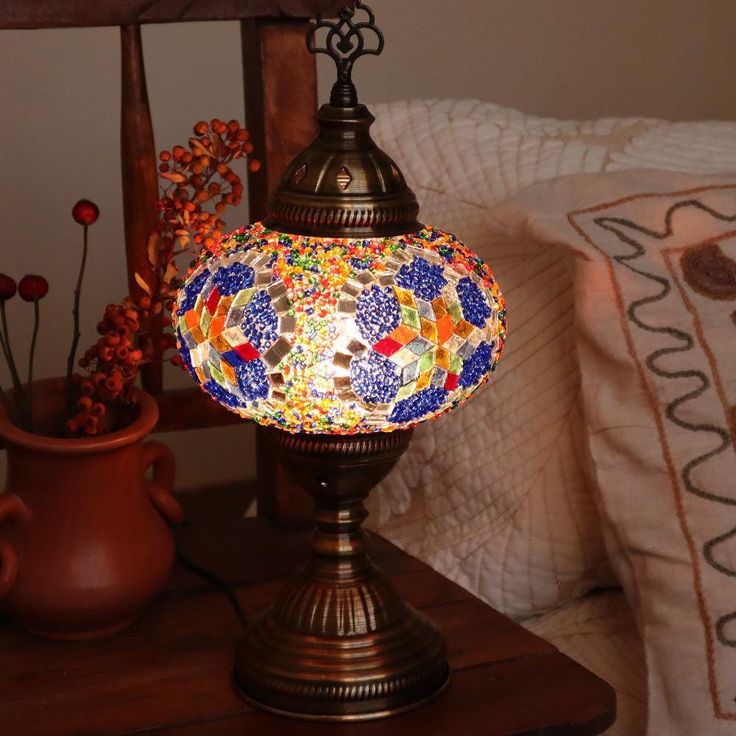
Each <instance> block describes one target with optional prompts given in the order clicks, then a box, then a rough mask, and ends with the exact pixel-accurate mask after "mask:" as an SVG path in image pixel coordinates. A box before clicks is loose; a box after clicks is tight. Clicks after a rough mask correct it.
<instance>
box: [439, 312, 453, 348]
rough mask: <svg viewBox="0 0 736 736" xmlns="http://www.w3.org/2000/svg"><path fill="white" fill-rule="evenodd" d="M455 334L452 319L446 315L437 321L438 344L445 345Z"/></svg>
mask: <svg viewBox="0 0 736 736" xmlns="http://www.w3.org/2000/svg"><path fill="white" fill-rule="evenodd" d="M452 334H453V326H452V317H450V315H449V314H447V313H445V314H444V315H443V316H442V317H439V318H438V320H437V343H438V344H439V345H443V344H444V343H446V342H447V341H448V340H449V339H450V338H451V337H452Z"/></svg>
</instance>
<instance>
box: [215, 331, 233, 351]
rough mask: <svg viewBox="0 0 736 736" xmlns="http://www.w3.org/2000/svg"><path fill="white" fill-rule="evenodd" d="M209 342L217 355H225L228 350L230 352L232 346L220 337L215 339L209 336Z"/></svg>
mask: <svg viewBox="0 0 736 736" xmlns="http://www.w3.org/2000/svg"><path fill="white" fill-rule="evenodd" d="M210 342H211V343H212V347H213V348H214V349H215V350H217V352H218V353H226V352H227V351H228V350H232V346H231V345H230V343H229V342H228V341H227V340H226V339H225V338H224V337H223V336H222V335H218V336H217V337H215V338H213V337H212V335H210Z"/></svg>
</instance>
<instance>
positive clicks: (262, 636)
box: [234, 606, 449, 721]
mask: <svg viewBox="0 0 736 736" xmlns="http://www.w3.org/2000/svg"><path fill="white" fill-rule="evenodd" d="M403 609H404V614H403V615H402V616H401V619H400V620H399V621H397V622H396V623H395V624H393V625H391V626H389V627H387V628H385V629H383V630H380V631H373V632H370V633H364V634H355V633H352V634H350V635H349V636H339V635H332V636H314V635H313V634H311V635H310V634H307V633H304V632H300V631H298V630H295V629H294V628H292V627H290V626H288V625H284V623H283V622H280V621H279V620H278V619H277V615H276V613H275V610H274V609H271V610H270V611H268V612H267V613H266V614H265V615H264V616H262V617H261V618H259V619H257V620H256V621H254V622H253V623H252V624H251V625H250V626H249V627H248V629H247V630H246V632H245V635H244V636H243V638H242V639H241V641H240V643H239V645H238V647H237V650H236V655H235V672H234V681H235V684H236V687H237V689H238V691H239V692H240V693H241V694H242V695H243V697H245V698H246V699H247V700H249V701H251V702H253V703H254V704H255V705H258V706H259V707H262V708H265V709H267V710H270V711H274V712H277V713H280V714H282V715H287V716H291V717H294V718H306V719H313V720H334V721H352V720H368V719H375V718H385V717H387V716H390V715H395V714H396V713H401V712H403V711H405V710H409V709H410V708H414V707H416V706H418V705H421V704H422V703H424V702H426V701H427V700H429V699H430V698H432V697H434V696H435V695H437V694H438V693H439V692H441V691H442V690H443V689H444V687H445V686H446V685H447V682H448V677H449V667H448V665H447V659H446V655H445V644H444V640H443V638H442V636H441V634H440V633H439V631H438V630H437V629H436V628H435V626H434V625H433V624H432V623H431V622H430V621H429V620H428V619H427V618H425V617H424V616H423V615H422V614H420V613H418V612H417V611H414V610H413V609H412V608H410V607H409V606H403ZM307 626H309V625H308V624H307Z"/></svg>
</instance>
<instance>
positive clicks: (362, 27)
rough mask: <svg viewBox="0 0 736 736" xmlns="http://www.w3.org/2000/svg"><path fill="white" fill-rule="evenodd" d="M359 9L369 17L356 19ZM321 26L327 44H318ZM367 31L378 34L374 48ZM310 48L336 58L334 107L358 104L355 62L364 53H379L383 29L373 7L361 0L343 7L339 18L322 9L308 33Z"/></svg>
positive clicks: (308, 45)
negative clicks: (368, 44)
mask: <svg viewBox="0 0 736 736" xmlns="http://www.w3.org/2000/svg"><path fill="white" fill-rule="evenodd" d="M356 11H363V13H365V16H366V18H367V20H362V21H357V22H356V18H355V16H356ZM322 28H326V29H327V35H326V37H325V39H324V45H322V46H318V45H317V33H318V32H319V31H320V30H321V29H322ZM366 35H373V36H374V37H375V40H376V46H375V47H374V48H366ZM307 48H308V49H309V50H310V51H311V52H312V53H313V54H327V56H329V57H330V58H331V59H332V60H333V61H334V62H335V66H336V67H337V81H336V82H335V84H334V86H333V87H332V94H331V95H330V104H331V105H334V106H335V107H355V106H356V105H357V104H358V93H357V91H356V89H355V85H354V84H353V80H352V74H353V64H355V62H356V60H357V59H359V58H360V57H361V56H367V55H368V54H373V55H374V56H378V55H379V54H380V53H381V51H383V32H382V31H381V29H380V28H379V27H378V26H377V25H376V16H375V14H374V13H373V11H372V10H371V9H370V8H369V7H368V6H367V5H365V4H364V3H363V2H361V0H355V3H354V7H350V6H346V7H344V8H343V9H342V10H341V11H340V15H339V18H338V19H336V20H327V19H325V18H323V16H322V14H321V13H320V15H318V16H317V22H316V24H315V26H314V28H312V30H311V31H310V32H309V34H308V35H307Z"/></svg>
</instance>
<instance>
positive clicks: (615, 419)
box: [493, 171, 736, 736]
mask: <svg viewBox="0 0 736 736" xmlns="http://www.w3.org/2000/svg"><path fill="white" fill-rule="evenodd" d="M493 216H494V218H495V220H496V222H497V231H498V232H497V237H499V239H504V240H506V241H507V242H508V243H509V247H513V245H514V244H515V245H516V246H517V247H519V248H529V247H545V248H547V249H549V250H553V251H555V252H569V253H572V254H573V255H574V257H575V269H574V285H575V319H576V331H577V337H576V350H577V356H578V361H579V364H580V369H581V377H582V408H583V414H584V424H585V431H586V441H585V443H584V446H583V447H582V448H581V449H582V450H583V451H584V452H585V453H586V454H587V455H588V461H587V468H588V473H589V476H590V477H591V478H592V480H593V481H594V484H595V491H596V498H597V502H598V507H599V510H600V513H601V518H602V523H603V529H604V534H605V541H606V547H607V550H608V553H609V557H610V559H611V562H612V564H613V567H614V569H615V572H616V574H617V576H618V577H619V579H620V580H621V582H622V584H623V586H624V589H625V592H626V595H627V598H628V600H629V603H630V604H631V606H632V608H633V612H634V615H635V618H636V622H637V626H638V628H639V632H640V634H641V636H642V639H643V642H644V648H645V653H646V663H647V684H648V696H649V705H648V719H649V725H648V731H647V733H648V734H650V735H651V736H660V735H661V734H667V736H694V734H708V736H726V735H731V734H733V733H734V732H736V452H735V450H736V444H735V442H736V440H735V437H734V429H735V419H736V175H733V176H730V177H728V176H723V177H718V178H708V179H696V178H692V177H686V176H682V175H678V174H671V173H666V172H653V171H652V172H620V173H617V174H610V175H594V176H574V177H562V178H559V179H557V180H555V181H553V182H549V183H546V184H540V185H537V186H534V187H532V188H529V189H527V190H526V191H525V192H523V193H521V194H520V195H518V196H517V197H516V198H515V199H513V200H510V201H509V202H507V203H506V204H503V205H500V206H499V207H497V208H496V209H495V210H494V212H493Z"/></svg>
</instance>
